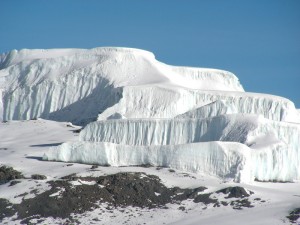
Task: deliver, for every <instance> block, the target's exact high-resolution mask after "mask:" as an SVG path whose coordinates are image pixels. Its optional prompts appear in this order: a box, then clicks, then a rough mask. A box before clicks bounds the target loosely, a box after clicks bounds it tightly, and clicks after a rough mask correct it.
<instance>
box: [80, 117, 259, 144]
mask: <svg viewBox="0 0 300 225" xmlns="http://www.w3.org/2000/svg"><path fill="white" fill-rule="evenodd" d="M257 120H258V117H257V116H254V115H223V116H218V117H212V118H206V119H126V120H106V121H97V122H92V123H89V124H88V125H87V126H86V127H85V128H84V129H83V130H82V131H81V132H80V140H81V141H94V142H112V143H116V144H124V145H178V144H186V143H194V142H205V141H235V142H240V143H244V142H246V141H247V135H248V134H249V132H250V131H251V130H254V129H256V128H257V126H258V125H257Z"/></svg>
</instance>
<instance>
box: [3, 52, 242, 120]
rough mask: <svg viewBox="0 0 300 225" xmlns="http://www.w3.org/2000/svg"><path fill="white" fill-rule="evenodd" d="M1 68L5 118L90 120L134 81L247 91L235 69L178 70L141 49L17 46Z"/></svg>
mask: <svg viewBox="0 0 300 225" xmlns="http://www.w3.org/2000/svg"><path fill="white" fill-rule="evenodd" d="M0 68H1V70H0V90H1V89H2V92H3V103H2V104H1V106H0V107H1V108H3V109H4V110H3V111H4V112H3V119H4V120H16V119H31V118H36V117H41V118H47V119H53V120H59V121H66V120H68V121H72V122H74V123H87V122H88V121H90V120H94V119H95V118H97V115H98V114H99V113H102V112H103V111H104V110H105V109H107V108H108V107H110V106H112V105H114V104H116V103H117V102H118V101H119V100H120V98H121V97H122V95H123V94H122V87H129V86H144V85H151V86H156V85H163V86H168V87H177V88H179V89H180V88H196V89H205V90H206V89H208V90H225V91H229V90H234V91H243V88H242V87H241V85H240V83H239V81H238V79H237V78H236V77H235V76H234V75H233V74H232V73H230V72H226V71H221V70H214V69H201V68H199V69H197V68H195V69H191V68H187V69H185V68H177V69H173V67H172V66H169V65H166V64H163V63H161V62H159V61H157V60H156V59H155V57H154V55H153V54H152V53H150V52H147V51H143V50H138V49H127V48H96V49H91V50H84V49H53V50H21V51H16V50H14V51H11V52H10V53H7V54H3V55H2V56H1V58H0ZM195 78H196V79H195ZM0 112H1V110H0Z"/></svg>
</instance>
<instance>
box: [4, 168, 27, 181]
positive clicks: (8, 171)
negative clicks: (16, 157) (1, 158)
mask: <svg viewBox="0 0 300 225" xmlns="http://www.w3.org/2000/svg"><path fill="white" fill-rule="evenodd" d="M22 178H24V176H23V175H22V173H20V172H19V171H16V170H14V169H13V168H12V167H7V166H1V167H0V185H1V184H5V183H8V182H9V181H11V180H15V179H22Z"/></svg>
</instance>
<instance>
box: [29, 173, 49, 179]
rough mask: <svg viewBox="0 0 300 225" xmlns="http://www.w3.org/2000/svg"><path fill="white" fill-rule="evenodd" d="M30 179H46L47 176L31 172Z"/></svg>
mask: <svg viewBox="0 0 300 225" xmlns="http://www.w3.org/2000/svg"><path fill="white" fill-rule="evenodd" d="M31 179H34V180H46V179H47V177H46V176H45V175H41V174H32V175H31Z"/></svg>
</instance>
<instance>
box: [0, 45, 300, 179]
mask: <svg viewBox="0 0 300 225" xmlns="http://www.w3.org/2000/svg"><path fill="white" fill-rule="evenodd" d="M34 118H43V119H50V120H55V121H68V122H72V123H73V124H76V125H82V126H83V130H82V131H81V132H80V135H79V139H78V141H77V142H73V143H64V144H62V145H60V146H56V147H52V148H50V149H49V151H47V152H45V155H44V159H45V160H54V161H55V160H57V161H68V162H80V163H91V164H100V165H106V164H109V165H112V166H126V165H127V166H129V165H143V164H151V165H154V166H164V167H171V168H175V169H178V170H183V171H190V172H199V173H207V174H210V175H213V176H217V177H220V178H222V179H233V180H234V181H237V182H251V181H253V180H254V179H257V180H261V181H274V180H275V181H293V180H300V140H299V139H300V111H299V109H296V108H295V106H294V103H293V102H291V101H290V100H288V99H286V98H283V97H279V96H274V95H268V94H261V93H249V92H245V90H244V89H243V87H242V85H241V84H240V82H239V80H238V78H237V77H236V76H235V75H234V74H232V73H231V72H228V71H223V70H217V69H209V68H191V67H179V66H171V65H167V64H165V63H162V62H160V61H158V60H157V59H156V58H155V56H154V54H153V53H151V52H148V51H145V50H140V49H132V48H115V47H103V48H94V49H49V50H44V49H35V50H29V49H23V50H19V51H17V50H12V51H10V52H8V53H4V54H1V55H0V119H1V120H3V121H7V120H29V119H34Z"/></svg>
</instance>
